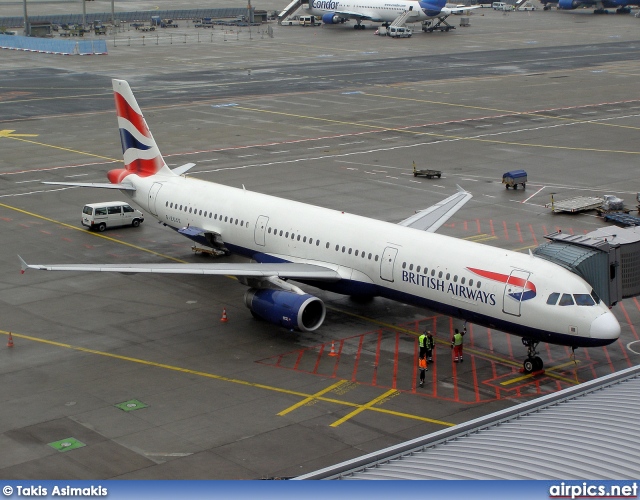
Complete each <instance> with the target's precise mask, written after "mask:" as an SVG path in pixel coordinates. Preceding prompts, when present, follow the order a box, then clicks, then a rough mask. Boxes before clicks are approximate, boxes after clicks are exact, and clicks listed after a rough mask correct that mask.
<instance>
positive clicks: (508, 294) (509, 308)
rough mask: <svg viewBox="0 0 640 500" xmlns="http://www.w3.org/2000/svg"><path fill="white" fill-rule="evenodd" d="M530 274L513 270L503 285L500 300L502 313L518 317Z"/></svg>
mask: <svg viewBox="0 0 640 500" xmlns="http://www.w3.org/2000/svg"><path fill="white" fill-rule="evenodd" d="M529 276H531V273H529V272H527V271H518V270H513V271H511V274H510V275H509V278H508V279H507V282H506V283H505V285H504V296H503V299H502V312H504V313H507V314H511V315H513V316H520V306H521V305H522V297H523V295H524V294H525V290H526V287H527V283H528V282H529Z"/></svg>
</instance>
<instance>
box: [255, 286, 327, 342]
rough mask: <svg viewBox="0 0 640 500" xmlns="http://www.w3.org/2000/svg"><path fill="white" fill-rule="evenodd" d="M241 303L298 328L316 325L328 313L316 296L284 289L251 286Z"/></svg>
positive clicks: (268, 318)
mask: <svg viewBox="0 0 640 500" xmlns="http://www.w3.org/2000/svg"><path fill="white" fill-rule="evenodd" d="M244 303H245V304H246V306H247V307H248V308H249V309H250V310H251V312H252V313H253V314H254V315H255V316H258V317H259V318H262V319H264V320H265V321H268V322H269V323H273V324H274V325H280V326H284V327H285V328H288V329H296V330H300V331H301V332H313V331H314V330H316V329H318V328H319V327H320V325H322V322H323V321H324V317H325V315H326V313H327V311H326V308H325V306H324V303H323V302H322V301H321V300H320V299H319V298H318V297H314V296H313V295H309V294H304V295H299V294H297V293H294V292H289V291H284V290H273V289H267V288H250V289H249V290H247V291H246V293H245V294H244Z"/></svg>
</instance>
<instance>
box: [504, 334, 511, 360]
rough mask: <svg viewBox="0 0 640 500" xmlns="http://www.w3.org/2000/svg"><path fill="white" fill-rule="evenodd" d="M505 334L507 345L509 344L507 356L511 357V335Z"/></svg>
mask: <svg viewBox="0 0 640 500" xmlns="http://www.w3.org/2000/svg"><path fill="white" fill-rule="evenodd" d="M505 335H506V336H507V345H508V346H509V357H510V358H513V348H512V347H511V335H509V334H505Z"/></svg>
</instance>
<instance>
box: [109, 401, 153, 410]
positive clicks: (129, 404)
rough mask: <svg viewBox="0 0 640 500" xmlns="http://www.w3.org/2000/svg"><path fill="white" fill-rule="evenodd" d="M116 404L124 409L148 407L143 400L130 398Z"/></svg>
mask: <svg viewBox="0 0 640 500" xmlns="http://www.w3.org/2000/svg"><path fill="white" fill-rule="evenodd" d="M115 406H116V408H120V409H121V410H122V411H133V410H140V409H141V408H146V407H147V405H146V404H144V403H143V402H142V401H138V400H137V399H130V400H129V401H125V402H124V403H119V404H117V405H115Z"/></svg>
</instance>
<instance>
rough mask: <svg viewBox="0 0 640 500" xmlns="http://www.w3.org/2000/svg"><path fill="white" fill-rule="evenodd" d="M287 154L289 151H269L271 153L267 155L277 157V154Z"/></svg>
mask: <svg viewBox="0 0 640 500" xmlns="http://www.w3.org/2000/svg"><path fill="white" fill-rule="evenodd" d="M289 152H290V151H289V150H287V151H271V153H269V154H272V155H277V154H280V153H289Z"/></svg>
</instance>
